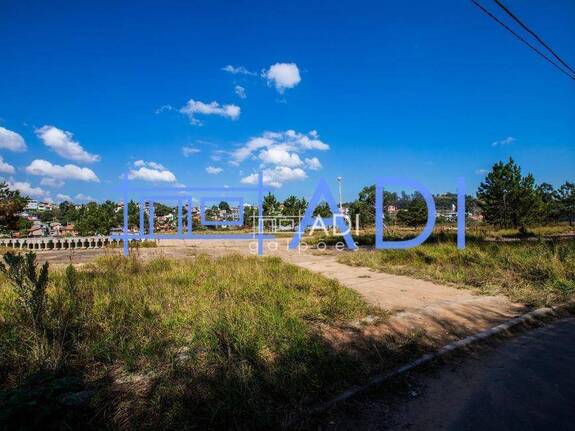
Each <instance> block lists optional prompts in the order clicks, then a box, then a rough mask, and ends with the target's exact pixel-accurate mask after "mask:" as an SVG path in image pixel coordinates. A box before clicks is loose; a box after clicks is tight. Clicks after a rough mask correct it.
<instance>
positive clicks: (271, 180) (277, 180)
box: [240, 166, 307, 187]
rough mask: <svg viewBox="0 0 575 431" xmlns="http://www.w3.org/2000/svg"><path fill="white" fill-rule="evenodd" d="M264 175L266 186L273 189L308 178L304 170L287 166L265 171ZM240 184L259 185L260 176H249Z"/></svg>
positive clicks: (255, 174)
mask: <svg viewBox="0 0 575 431" xmlns="http://www.w3.org/2000/svg"><path fill="white" fill-rule="evenodd" d="M262 174H263V182H264V184H265V185H269V186H271V187H281V186H282V185H283V183H285V182H289V181H298V180H304V179H306V178H307V174H306V173H305V171H304V170H303V169H301V168H295V169H294V168H289V167H287V166H276V167H275V168H273V169H264V170H263V172H262ZM240 182H241V183H243V184H257V183H258V174H257V173H254V174H251V175H248V176H247V177H244V178H242V179H241V181H240Z"/></svg>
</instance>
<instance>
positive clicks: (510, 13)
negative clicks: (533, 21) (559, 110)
mask: <svg viewBox="0 0 575 431" xmlns="http://www.w3.org/2000/svg"><path fill="white" fill-rule="evenodd" d="M494 1H495V3H497V5H499V7H500V8H501V9H503V10H504V11H505V13H507V15H509V16H510V17H511V18H513V19H514V20H515V22H517V23H518V24H519V25H520V26H521V27H523V28H524V29H525V30H526V31H527V32H529V34H531V35H532V36H533V37H534V38H535V39H537V40H538V41H539V43H540V44H541V45H543V46H544V47H545V48H547V50H548V51H549V52H550V53H551V54H553V56H554V57H555V58H556V59H557V60H559V61H560V62H561V64H562V65H563V66H565V67H566V68H567V69H569V71H570V72H572V73H575V70H573V68H572V67H571V66H569V65H568V64H567V63H566V62H565V61H563V59H562V58H561V57H559V55H558V54H557V53H556V52H555V51H553V49H552V48H551V47H550V46H549V45H547V44H546V43H545V42H544V41H543V39H541V38H540V37H539V35H538V34H537V33H535V32H534V31H533V30H531V29H530V28H529V27H527V25H525V24H524V23H523V22H521V20H520V19H519V18H518V17H517V16H515V15H514V14H513V12H511V11H510V10H509V9H508V8H507V7H506V6H505V5H504V4H503V3H501V2H500V1H499V0H494Z"/></svg>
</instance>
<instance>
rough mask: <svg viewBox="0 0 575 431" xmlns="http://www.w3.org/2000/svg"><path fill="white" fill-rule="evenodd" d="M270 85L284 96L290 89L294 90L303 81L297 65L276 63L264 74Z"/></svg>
mask: <svg viewBox="0 0 575 431" xmlns="http://www.w3.org/2000/svg"><path fill="white" fill-rule="evenodd" d="M262 76H263V77H264V78H266V79H267V81H268V84H269V85H272V84H273V85H274V86H275V88H276V90H277V91H278V92H279V93H280V94H283V93H284V91H285V90H286V89H288V88H294V87H295V86H296V85H298V84H299V83H300V81H301V76H300V74H299V68H298V67H297V64H295V63H276V64H273V65H271V66H270V68H269V69H267V70H264V71H263V72H262Z"/></svg>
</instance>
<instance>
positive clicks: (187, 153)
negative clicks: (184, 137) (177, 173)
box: [182, 146, 200, 157]
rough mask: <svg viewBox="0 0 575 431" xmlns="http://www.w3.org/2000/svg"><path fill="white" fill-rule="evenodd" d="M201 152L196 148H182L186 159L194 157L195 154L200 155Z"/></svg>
mask: <svg viewBox="0 0 575 431" xmlns="http://www.w3.org/2000/svg"><path fill="white" fill-rule="evenodd" d="M199 152H200V149H198V148H194V147H190V146H185V147H182V154H183V155H184V157H190V156H193V155H194V154H198V153H199Z"/></svg>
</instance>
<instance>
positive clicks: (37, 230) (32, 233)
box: [28, 225, 44, 238]
mask: <svg viewBox="0 0 575 431" xmlns="http://www.w3.org/2000/svg"><path fill="white" fill-rule="evenodd" d="M28 236H29V237H34V238H35V237H41V236H44V227H42V226H39V225H37V226H32V228H31V229H30V230H29V231H28Z"/></svg>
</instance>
